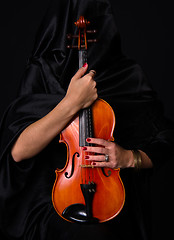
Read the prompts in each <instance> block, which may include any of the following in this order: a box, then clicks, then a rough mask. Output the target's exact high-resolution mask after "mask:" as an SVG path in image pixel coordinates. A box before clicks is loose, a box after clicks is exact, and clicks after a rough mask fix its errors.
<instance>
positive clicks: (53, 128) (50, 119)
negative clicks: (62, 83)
mask: <svg viewBox="0 0 174 240" xmlns="http://www.w3.org/2000/svg"><path fill="white" fill-rule="evenodd" d="M87 69H88V65H87V64H86V65H85V66H83V67H82V68H80V69H79V70H78V71H77V73H76V74H75V75H74V76H73V78H72V79H71V81H70V84H69V87H68V90H67V93H66V96H65V97H64V98H63V100H62V101H61V102H60V103H58V104H57V106H56V107H55V108H54V109H53V110H52V111H51V112H49V113H48V114H47V115H46V116H44V117H43V118H41V119H40V120H38V121H36V122H34V123H33V124H31V125H30V126H28V127H27V128H26V129H25V130H24V131H23V132H22V133H21V134H20V135H19V137H18V138H17V140H16V142H15V143H14V145H13V147H12V149H11V154H12V157H13V159H14V161H15V162H20V161H23V160H25V159H29V158H32V157H34V156H35V155H37V154H38V153H39V152H41V151H42V150H43V149H44V148H45V147H46V146H47V145H48V144H49V143H50V142H51V141H52V140H53V139H54V138H55V137H56V136H57V135H58V134H59V133H60V132H61V131H62V130H63V129H64V128H65V127H66V125H67V124H68V123H69V122H70V121H71V119H72V118H73V116H74V115H75V114H76V113H78V111H79V110H80V109H84V108H86V107H89V106H91V104H92V103H93V102H94V101H95V100H96V99H97V98H98V95H97V89H96V82H95V81H94V79H93V78H94V75H95V71H90V72H89V73H88V74H86V75H84V74H85V73H86V71H87ZM77 89H78V91H77ZM87 141H88V142H90V143H94V144H95V147H86V148H84V151H86V152H89V153H98V154H99V155H95V156H94V155H90V154H89V155H87V158H88V159H87V160H90V161H91V160H92V161H93V165H94V166H95V167H110V168H118V167H119V168H128V167H134V157H133V153H132V151H130V150H126V149H124V148H122V147H121V146H119V145H118V144H117V143H115V142H108V141H105V140H103V139H97V138H90V139H87ZM101 154H102V155H101ZM106 154H108V155H109V162H106V161H105V155H106ZM140 154H141V157H142V165H141V167H142V168H150V167H152V166H153V165H152V162H151V160H150V159H149V157H148V156H147V155H146V154H145V153H144V152H142V151H140Z"/></svg>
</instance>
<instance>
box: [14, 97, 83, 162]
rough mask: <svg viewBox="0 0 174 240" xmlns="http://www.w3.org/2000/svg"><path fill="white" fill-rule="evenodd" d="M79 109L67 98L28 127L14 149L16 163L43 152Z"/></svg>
mask: <svg viewBox="0 0 174 240" xmlns="http://www.w3.org/2000/svg"><path fill="white" fill-rule="evenodd" d="M78 110H79V109H78V107H77V106H76V105H73V104H72V103H71V102H70V100H69V99H67V98H66V97H65V98H64V99H63V100H62V101H61V102H60V103H59V104H58V105H57V106H56V107H55V108H54V109H53V110H52V111H51V112H49V113H48V114H47V115H46V116H44V117H43V118H41V119H40V120H38V121H36V122H34V123H33V124H31V125H30V126H28V127H27V128H26V129H25V130H24V131H23V132H22V133H21V134H20V136H19V137H18V139H17V140H16V142H15V144H14V145H13V147H12V150H11V153H12V157H13V159H14V160H15V161H16V162H19V161H21V160H24V159H28V158H31V157H33V156H35V155H37V154H38V153H39V152H41V151H42V150H43V149H44V148H45V147H46V146H47V145H48V144H49V143H50V142H51V141H52V140H53V139H54V138H55V137H56V136H57V135H58V134H59V133H60V132H61V130H62V129H63V128H64V127H65V126H66V125H67V123H68V122H69V121H70V120H71V119H72V117H73V116H74V115H75V114H76V113H77V111H78Z"/></svg>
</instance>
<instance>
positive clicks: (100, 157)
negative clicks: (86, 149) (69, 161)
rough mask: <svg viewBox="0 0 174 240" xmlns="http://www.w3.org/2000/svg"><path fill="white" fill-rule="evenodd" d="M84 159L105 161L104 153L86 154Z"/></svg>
mask: <svg viewBox="0 0 174 240" xmlns="http://www.w3.org/2000/svg"><path fill="white" fill-rule="evenodd" d="M85 160H87V161H96V162H105V155H86V156H85Z"/></svg>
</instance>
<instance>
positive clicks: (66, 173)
mask: <svg viewBox="0 0 174 240" xmlns="http://www.w3.org/2000/svg"><path fill="white" fill-rule="evenodd" d="M76 155H77V157H79V156H80V155H79V153H78V152H75V153H74V155H73V157H72V168H71V173H70V175H69V176H68V172H65V177H66V178H71V177H72V175H73V173H74V162H75V156H76Z"/></svg>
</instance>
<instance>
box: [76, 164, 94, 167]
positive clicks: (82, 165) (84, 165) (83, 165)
mask: <svg viewBox="0 0 174 240" xmlns="http://www.w3.org/2000/svg"><path fill="white" fill-rule="evenodd" d="M79 167H81V168H94V166H93V165H86V164H81V165H80V166H79Z"/></svg>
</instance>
